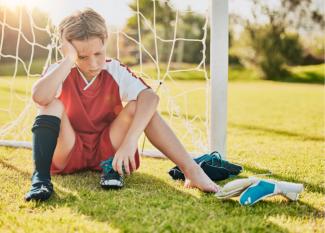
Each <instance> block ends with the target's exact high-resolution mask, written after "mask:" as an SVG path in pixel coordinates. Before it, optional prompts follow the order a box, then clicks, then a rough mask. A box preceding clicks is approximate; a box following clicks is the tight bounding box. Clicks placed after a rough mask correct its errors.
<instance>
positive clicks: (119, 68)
mask: <svg viewBox="0 0 325 233" xmlns="http://www.w3.org/2000/svg"><path fill="white" fill-rule="evenodd" d="M109 63H110V64H109V66H110V67H109V68H110V69H109V72H110V73H111V75H112V76H113V78H114V79H115V81H117V84H118V86H119V91H120V98H121V100H122V101H123V102H128V101H131V100H136V99H137V97H138V95H139V93H140V92H141V91H143V90H145V89H147V88H151V87H150V86H149V85H147V84H146V83H145V82H144V81H143V80H142V79H141V78H140V77H137V76H136V75H135V74H134V73H133V72H132V71H131V70H130V69H129V68H128V67H127V66H125V65H123V64H121V63H120V62H119V61H117V60H112V61H110V62H109Z"/></svg>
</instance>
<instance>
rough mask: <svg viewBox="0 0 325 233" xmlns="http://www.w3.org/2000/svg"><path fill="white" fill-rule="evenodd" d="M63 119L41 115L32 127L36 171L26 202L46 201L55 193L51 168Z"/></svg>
mask: <svg viewBox="0 0 325 233" xmlns="http://www.w3.org/2000/svg"><path fill="white" fill-rule="evenodd" d="M60 123H61V119H60V118H59V117H56V116H50V115H39V116H37V117H36V120H35V123H34V125H33V127H32V132H33V144H32V146H33V159H34V163H35V170H34V173H33V176H32V186H31V189H30V191H29V192H28V193H27V194H26V195H25V200H26V201H30V200H46V199H48V198H49V197H50V196H51V194H52V192H53V185H52V183H51V175H50V168H51V163H52V157H53V153H54V150H55V147H56V144H57V138H58V136H59V132H60Z"/></svg>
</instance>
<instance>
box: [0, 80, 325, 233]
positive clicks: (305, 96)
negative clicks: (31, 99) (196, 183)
mask: <svg viewBox="0 0 325 233" xmlns="http://www.w3.org/2000/svg"><path fill="white" fill-rule="evenodd" d="M10 82H12V81H9V82H8V79H7V80H6V79H5V78H2V79H0V96H1V101H0V109H11V111H12V112H13V113H12V116H11V117H12V118H11V117H10V115H9V114H7V113H6V112H5V111H1V112H0V123H1V124H5V123H7V122H8V121H11V120H12V119H14V117H15V116H16V115H17V114H18V113H19V112H20V110H21V109H22V108H23V107H24V105H25V101H24V100H23V99H22V98H21V97H24V96H26V94H25V93H26V90H30V87H31V84H32V82H33V80H32V81H26V80H24V79H15V80H14V81H13V82H15V84H14V95H17V96H14V97H10V91H9V90H10ZM8 85H9V86H8ZM163 85H165V86H166V87H167V86H168V87H169V88H166V89H165V90H164V87H162V89H161V92H159V93H160V94H161V102H160V110H161V112H162V114H163V116H164V117H165V118H166V120H169V119H168V117H167V112H168V111H167V109H168V108H167V107H168V106H170V101H171V99H169V97H168V96H170V97H173V98H172V99H173V101H175V102H176V103H177V105H179V106H180V110H179V112H180V113H184V112H187V114H186V116H184V115H182V114H180V119H181V118H182V117H188V118H190V117H193V116H199V117H200V118H201V120H198V121H194V122H193V125H194V126H195V127H197V128H198V129H200V130H204V125H203V122H204V118H205V110H204V109H205V108H204V103H205V100H204V98H205V96H204V93H205V90H204V88H205V84H204V82H201V81H190V82H189V81H186V82H185V81H178V82H176V83H171V82H170V81H168V82H166V83H164V84H163ZM26 87H27V88H26ZM193 88H194V89H195V90H194V91H193V92H191V95H190V97H188V99H186V98H184V97H181V96H179V93H181V92H184V91H186V90H192V89H193ZM167 90H169V93H168V95H167V92H166V91H167ZM228 93H229V99H228V143H227V147H228V159H229V160H231V161H235V162H238V163H240V164H242V165H244V167H245V171H244V172H243V174H241V176H240V177H246V176H250V175H256V174H263V173H267V172H268V171H271V172H272V175H271V176H270V177H271V178H275V179H279V180H287V181H292V182H301V183H303V184H304V185H305V191H304V192H303V193H302V195H301V198H300V200H299V201H298V202H288V201H287V200H285V199H284V198H283V197H272V198H268V199H267V200H265V201H263V202H260V203H258V204H256V205H255V206H254V207H246V208H244V207H241V206H240V205H239V203H238V202H237V201H236V200H235V199H234V200H229V201H220V200H217V199H216V198H215V197H214V196H213V195H211V194H204V193H202V192H199V191H198V190H194V189H192V190H189V189H185V188H184V187H183V183H182V182H174V181H172V180H171V179H170V177H169V175H168V174H167V172H168V170H169V169H170V168H171V167H172V166H173V163H172V162H170V161H168V160H163V159H153V158H142V160H141V166H140V169H139V170H138V171H137V172H135V173H134V174H133V175H132V176H130V177H127V179H126V187H125V188H124V189H123V190H120V191H104V190H102V189H101V188H100V186H99V183H98V182H99V173H96V172H91V171H84V172H80V173H76V174H73V175H68V176H54V177H53V182H54V185H55V190H56V193H55V195H54V196H53V197H52V198H51V199H50V200H49V201H48V202H45V203H25V202H24V201H23V195H24V193H25V192H26V191H27V190H28V188H29V185H30V175H31V172H32V167H33V164H32V158H31V151H30V150H24V149H13V148H5V147H0V190H1V192H0V231H1V232H2V231H4V232H6V231H7V232H35V231H38V232H40V231H41V232H302V233H305V232H322V229H323V226H324V224H325V222H324V212H323V208H324V205H325V203H324V193H325V185H324V179H323V172H324V169H325V167H324V162H323V142H324V135H323V129H324V122H323V116H324V108H323V104H324V103H323V100H324V92H323V86H322V85H308V84H289V83H277V82H269V81H258V82H242V81H238V82H231V83H229V91H228ZM27 95H28V92H27ZM11 99H12V105H10V104H9V103H8V102H10V100H11ZM10 106H11V107H10ZM180 119H177V117H176V116H175V119H173V121H171V122H170V123H171V125H172V127H173V128H176V129H177V134H178V136H180V138H181V140H182V141H183V142H184V143H185V144H186V145H189V146H187V149H189V150H190V149H192V148H194V147H193V146H192V147H191V143H192V140H193V139H192V136H193V135H192V134H187V135H186V133H185V131H184V130H185V126H184V125H182V121H181V120H180ZM28 121H31V122H32V119H28ZM30 124H31V123H30ZM27 125H28V124H27ZM18 131H19V129H18ZM20 131H21V129H20ZM23 133H24V134H26V135H27V137H30V136H31V133H30V130H28V131H27V130H26V132H23ZM194 133H195V132H194ZM184 135H186V136H184ZM205 139H206V137H203V140H205ZM150 147H151V146H150V145H149V143H147V144H146V148H150ZM224 183H225V182H221V183H220V184H224Z"/></svg>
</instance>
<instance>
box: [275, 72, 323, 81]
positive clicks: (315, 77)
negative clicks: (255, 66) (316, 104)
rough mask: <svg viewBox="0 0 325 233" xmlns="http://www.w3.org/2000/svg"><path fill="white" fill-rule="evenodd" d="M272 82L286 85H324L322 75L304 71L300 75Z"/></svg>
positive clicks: (291, 75)
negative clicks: (286, 83)
mask: <svg viewBox="0 0 325 233" xmlns="http://www.w3.org/2000/svg"><path fill="white" fill-rule="evenodd" d="M274 81H280V82H288V83H307V84H308V83H310V84H324V75H323V74H318V73H315V72H312V71H305V72H303V73H302V74H290V75H287V76H285V77H283V78H281V79H276V80H274Z"/></svg>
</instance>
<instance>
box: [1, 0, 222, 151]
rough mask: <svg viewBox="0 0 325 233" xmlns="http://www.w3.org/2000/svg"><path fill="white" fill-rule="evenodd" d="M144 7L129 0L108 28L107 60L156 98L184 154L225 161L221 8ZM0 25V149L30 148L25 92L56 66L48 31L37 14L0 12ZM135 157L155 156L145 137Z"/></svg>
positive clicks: (216, 4)
mask: <svg viewBox="0 0 325 233" xmlns="http://www.w3.org/2000/svg"><path fill="white" fill-rule="evenodd" d="M144 2H145V1H139V0H137V1H134V3H133V6H132V7H131V8H132V13H133V15H132V16H131V18H130V19H129V20H128V23H127V25H126V26H125V27H124V28H122V29H121V28H115V27H113V26H112V27H111V26H110V25H109V47H108V51H107V52H108V56H109V57H112V58H117V59H119V60H120V61H121V62H122V63H126V64H128V65H129V67H130V68H131V69H132V70H133V71H134V72H135V73H136V74H137V75H138V76H140V77H142V78H143V79H144V80H145V81H146V82H147V83H148V84H149V85H150V86H151V87H152V88H153V90H154V91H156V92H157V94H158V95H159V96H160V105H159V112H160V114H161V115H162V116H163V117H164V119H165V120H166V121H167V122H168V124H169V125H170V126H171V128H172V129H173V130H174V132H175V133H176V135H177V136H178V138H179V139H180V140H181V142H182V143H183V144H184V146H185V147H186V149H187V150H188V151H189V152H191V154H193V155H197V154H201V153H207V152H209V151H214V150H217V151H219V152H220V153H221V154H222V156H223V157H226V129H227V81H228V1H227V0H218V1H215V0H210V6H209V8H208V10H207V11H206V12H205V13H197V12H195V11H193V10H191V9H190V8H188V9H187V10H180V9H178V8H177V7H175V6H174V5H173V1H161V0H153V1H147V2H148V5H144V4H143V3H144ZM90 7H91V6H90ZM108 24H109V22H108ZM0 26H1V27H0V145H1V146H10V147H24V148H31V136H32V135H31V130H30V129H31V126H32V124H33V122H34V118H35V116H36V114H37V108H36V106H35V105H34V103H33V102H32V100H31V87H32V85H33V83H34V82H35V81H36V80H37V79H38V78H39V77H40V74H41V73H42V70H43V68H44V67H47V66H48V65H49V64H51V63H54V62H56V61H58V60H60V59H61V55H60V53H59V51H58V49H57V48H58V44H59V39H58V34H57V31H56V26H55V25H54V24H53V23H52V21H51V19H50V18H49V17H47V15H46V14H44V13H42V12H40V11H39V10H37V9H36V10H35V9H29V8H26V7H17V8H15V9H10V8H7V7H5V6H1V8H0ZM139 150H140V151H141V152H142V154H143V155H147V156H153V157H160V156H163V155H161V153H160V152H159V151H157V150H155V148H154V147H153V146H152V145H151V144H150V142H149V140H147V139H146V138H145V135H143V136H142V137H141V139H140V142H139Z"/></svg>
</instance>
